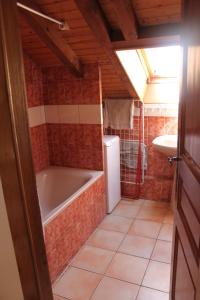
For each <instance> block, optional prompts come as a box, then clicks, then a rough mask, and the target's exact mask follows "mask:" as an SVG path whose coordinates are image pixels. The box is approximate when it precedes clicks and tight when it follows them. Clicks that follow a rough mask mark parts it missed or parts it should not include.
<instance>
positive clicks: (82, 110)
mask: <svg viewBox="0 0 200 300" xmlns="http://www.w3.org/2000/svg"><path fill="white" fill-rule="evenodd" d="M78 108H79V123H80V124H102V113H101V106H100V105H79V106H78Z"/></svg>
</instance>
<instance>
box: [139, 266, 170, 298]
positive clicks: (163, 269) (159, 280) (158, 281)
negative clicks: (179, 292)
mask: <svg viewBox="0 0 200 300" xmlns="http://www.w3.org/2000/svg"><path fill="white" fill-rule="evenodd" d="M142 285H143V286H145V287H149V288H152V289H157V290H160V291H162V292H167V293H168V292H169V286H170V265H169V264H165V263H161V262H157V261H150V263H149V265H148V268H147V271H146V274H145V276H144V279H143V282H142Z"/></svg>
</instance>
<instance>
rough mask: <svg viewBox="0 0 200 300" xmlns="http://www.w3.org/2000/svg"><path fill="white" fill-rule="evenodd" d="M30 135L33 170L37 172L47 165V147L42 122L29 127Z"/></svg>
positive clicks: (44, 126) (45, 131) (44, 127)
mask: <svg viewBox="0 0 200 300" xmlns="http://www.w3.org/2000/svg"><path fill="white" fill-rule="evenodd" d="M30 137H31V144H32V157H33V163H34V168H35V172H39V171H41V170H42V169H44V168H46V167H48V166H49V147H48V140H47V127H46V125H45V124H42V125H39V126H35V127H32V128H30Z"/></svg>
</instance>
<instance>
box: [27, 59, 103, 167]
mask: <svg viewBox="0 0 200 300" xmlns="http://www.w3.org/2000/svg"><path fill="white" fill-rule="evenodd" d="M24 60H25V76H26V85H27V99H28V113H29V123H30V134H31V142H32V152H33V160H34V166H35V171H36V172H39V171H40V170H42V169H43V168H45V167H47V166H48V165H49V164H50V165H59V166H68V167H76V168H86V169H95V170H103V151H102V115H101V78H100V70H99V67H98V65H97V64H90V65H86V66H84V70H83V71H84V77H83V78H82V79H77V78H76V77H74V76H73V75H71V73H70V72H68V71H67V69H66V68H65V67H51V68H46V69H43V70H41V69H40V68H39V67H38V66H37V65H36V64H35V63H34V62H33V61H32V60H31V59H30V58H29V57H28V56H26V55H25V56H24Z"/></svg>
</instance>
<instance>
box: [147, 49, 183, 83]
mask: <svg viewBox="0 0 200 300" xmlns="http://www.w3.org/2000/svg"><path fill="white" fill-rule="evenodd" d="M142 53H143V55H144V59H145V61H146V65H147V67H148V70H149V73H150V77H151V78H152V77H162V78H163V77H168V78H178V77H179V73H180V61H181V51H180V47H179V46H169V47H159V48H149V49H143V50H142Z"/></svg>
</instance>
